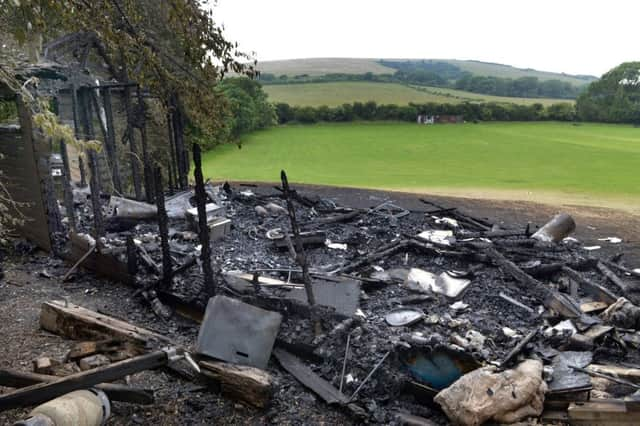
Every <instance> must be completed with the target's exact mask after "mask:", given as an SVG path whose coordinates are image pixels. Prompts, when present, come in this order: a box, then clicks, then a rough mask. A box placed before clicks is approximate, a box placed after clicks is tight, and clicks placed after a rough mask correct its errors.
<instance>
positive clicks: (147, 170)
mask: <svg viewBox="0 0 640 426" xmlns="http://www.w3.org/2000/svg"><path fill="white" fill-rule="evenodd" d="M136 94H137V97H138V125H139V126H140V141H141V142H142V163H143V164H144V192H145V196H146V197H147V203H153V202H154V200H155V196H154V184H153V173H152V171H151V160H150V159H149V147H148V143H147V116H146V114H147V109H146V104H145V102H144V98H143V96H142V90H140V86H137V89H136Z"/></svg>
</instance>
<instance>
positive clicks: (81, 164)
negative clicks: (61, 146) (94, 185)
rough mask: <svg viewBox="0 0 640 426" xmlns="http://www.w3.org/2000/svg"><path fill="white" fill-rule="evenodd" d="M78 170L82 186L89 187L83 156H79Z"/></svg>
mask: <svg viewBox="0 0 640 426" xmlns="http://www.w3.org/2000/svg"><path fill="white" fill-rule="evenodd" d="M78 168H79V169H80V186H81V187H82V188H84V187H85V186H87V172H86V170H85V169H84V160H83V159H82V155H79V156H78Z"/></svg>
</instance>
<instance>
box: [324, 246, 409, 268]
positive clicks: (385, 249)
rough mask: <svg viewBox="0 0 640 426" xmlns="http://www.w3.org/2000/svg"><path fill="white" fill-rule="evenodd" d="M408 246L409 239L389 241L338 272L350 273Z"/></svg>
mask: <svg viewBox="0 0 640 426" xmlns="http://www.w3.org/2000/svg"><path fill="white" fill-rule="evenodd" d="M408 246H409V242H408V241H407V240H401V241H396V242H392V243H389V244H387V245H384V246H382V247H380V248H379V249H378V250H376V251H375V252H374V253H370V254H368V255H366V256H365V257H362V258H360V259H358V260H356V261H355V262H352V263H350V264H348V265H345V266H343V267H342V268H340V269H339V270H338V271H337V272H338V273H345V274H348V273H350V272H353V271H355V270H356V269H358V268H362V267H364V266H366V265H369V264H371V263H373V262H375V261H376V260H380V259H383V258H385V257H388V256H392V255H394V254H396V253H397V252H399V251H400V250H402V249H404V248H406V247H408Z"/></svg>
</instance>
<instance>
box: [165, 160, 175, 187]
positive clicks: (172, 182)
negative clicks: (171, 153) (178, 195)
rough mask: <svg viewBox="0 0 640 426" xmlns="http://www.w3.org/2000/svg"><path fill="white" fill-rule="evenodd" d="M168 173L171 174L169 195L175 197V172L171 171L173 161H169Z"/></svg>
mask: <svg viewBox="0 0 640 426" xmlns="http://www.w3.org/2000/svg"><path fill="white" fill-rule="evenodd" d="M167 171H168V172H169V195H173V193H174V191H173V189H174V188H175V187H174V186H173V185H174V178H173V172H172V170H171V161H169V163H168V164H167Z"/></svg>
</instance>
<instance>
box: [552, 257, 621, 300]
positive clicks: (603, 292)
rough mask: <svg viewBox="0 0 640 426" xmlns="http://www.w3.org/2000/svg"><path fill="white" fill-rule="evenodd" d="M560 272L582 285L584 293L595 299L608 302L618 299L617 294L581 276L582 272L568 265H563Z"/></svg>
mask: <svg viewBox="0 0 640 426" xmlns="http://www.w3.org/2000/svg"><path fill="white" fill-rule="evenodd" d="M562 272H564V273H565V274H566V275H567V276H568V277H569V278H571V279H572V280H574V281H575V282H577V283H578V284H579V285H580V286H581V287H582V289H583V290H584V292H585V293H588V294H590V295H591V296H593V297H594V298H595V299H596V300H598V301H601V302H605V303H608V304H612V303H615V302H616V300H618V296H616V295H615V294H614V293H613V292H611V291H610V290H609V289H607V288H605V287H603V286H601V285H599V284H597V283H594V282H593V281H591V280H588V279H587V278H585V277H583V276H582V274H580V273H579V272H578V271H576V270H574V269H572V268H570V267H568V266H563V267H562Z"/></svg>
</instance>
